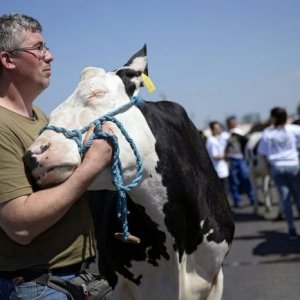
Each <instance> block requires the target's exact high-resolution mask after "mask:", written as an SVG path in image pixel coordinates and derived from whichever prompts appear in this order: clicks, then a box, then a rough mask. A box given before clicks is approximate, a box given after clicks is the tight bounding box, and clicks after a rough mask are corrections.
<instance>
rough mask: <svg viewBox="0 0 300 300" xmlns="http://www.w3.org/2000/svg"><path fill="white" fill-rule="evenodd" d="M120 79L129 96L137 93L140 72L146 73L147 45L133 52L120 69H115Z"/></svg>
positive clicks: (139, 84)
mask: <svg viewBox="0 0 300 300" xmlns="http://www.w3.org/2000/svg"><path fill="white" fill-rule="evenodd" d="M115 72H116V74H117V75H118V76H119V77H120V78H121V79H122V81H123V83H124V86H125V89H126V93H127V95H128V96H129V97H130V98H131V97H132V96H134V95H137V94H138V91H139V87H140V86H142V85H143V83H142V73H144V74H146V75H148V61H147V46H146V44H145V45H144V47H143V48H142V49H141V50H139V51H138V52H137V53H135V54H134V55H133V56H132V57H131V58H130V59H129V60H128V62H127V63H126V64H125V65H124V66H123V67H122V68H120V69H118V70H116V71H115Z"/></svg>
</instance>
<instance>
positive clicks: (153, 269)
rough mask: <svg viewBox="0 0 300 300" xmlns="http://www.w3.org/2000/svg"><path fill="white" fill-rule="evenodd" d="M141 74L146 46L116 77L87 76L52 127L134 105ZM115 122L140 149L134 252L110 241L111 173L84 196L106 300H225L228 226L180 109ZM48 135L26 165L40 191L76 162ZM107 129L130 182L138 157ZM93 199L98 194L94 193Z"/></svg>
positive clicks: (113, 221)
mask: <svg viewBox="0 0 300 300" xmlns="http://www.w3.org/2000/svg"><path fill="white" fill-rule="evenodd" d="M143 74H145V75H147V74H148V63H147V53H146V46H144V47H143V48H142V49H141V50H140V51H138V52H137V53H136V54H135V55H133V56H132V57H131V58H130V59H129V61H128V62H127V63H126V64H125V65H124V66H123V67H121V68H119V69H116V70H114V71H111V72H106V71H105V70H104V69H102V68H98V67H87V68H85V69H84V70H83V71H82V73H81V77H80V81H79V83H78V86H77V87H76V88H75V90H74V92H73V93H72V94H71V95H70V96H69V97H68V98H67V100H66V101H64V102H63V103H61V104H60V105H59V106H58V107H57V108H56V109H54V111H53V112H52V113H51V114H50V118H49V126H56V127H55V128H63V129H72V130H78V129H80V128H82V127H85V126H89V124H94V123H93V121H94V120H95V119H97V118H99V116H104V115H107V114H109V112H110V111H112V110H113V111H114V110H118V108H119V107H122V106H123V105H126V104H128V103H130V101H131V100H132V99H133V98H134V97H136V96H137V94H138V92H139V88H140V86H142V85H145V82H144V81H143V80H142V78H143ZM115 118H116V119H117V120H118V122H119V123H121V124H122V127H123V128H124V130H126V132H127V133H128V135H130V140H132V141H133V142H134V145H135V146H136V149H138V152H139V156H140V158H141V159H142V164H143V173H142V176H141V179H140V182H139V183H138V185H137V186H136V187H134V188H133V189H131V191H129V192H128V193H127V196H126V197H127V207H128V211H129V215H128V226H129V231H130V234H131V236H133V235H134V236H136V237H138V238H139V239H140V242H139V241H138V240H137V239H136V240H135V241H136V243H129V242H128V240H127V242H126V239H125V242H124V241H121V240H119V239H116V238H115V237H114V233H115V232H118V231H120V226H121V224H120V222H119V219H118V216H117V204H116V202H117V197H118V195H119V194H118V193H116V192H114V189H115V188H114V185H113V184H112V175H111V168H110V167H108V168H107V169H105V170H104V171H103V172H101V174H99V176H98V177H97V178H96V180H95V181H94V183H93V184H92V185H91V186H90V188H89V190H91V192H90V193H95V195H96V196H99V195H100V196H99V197H98V198H97V199H94V201H93V202H92V205H91V207H92V214H93V218H94V223H95V231H96V240H97V248H98V249H97V250H98V257H99V260H98V264H99V270H100V272H101V274H102V275H104V276H105V277H106V279H107V280H108V282H109V284H110V285H111V286H112V288H113V296H112V298H113V299H158V300H159V299H172V300H175V299H180V300H196V299H197V300H199V299H210V300H212V299H213V300H218V299H221V297H222V291H223V273H222V264H223V262H224V259H225V257H226V255H227V253H228V251H229V249H230V246H231V243H232V240H233V235H234V222H233V219H232V214H231V211H230V206H229V204H228V201H227V198H226V194H225V191H224V188H223V186H222V183H221V182H220V180H219V179H218V176H217V174H216V172H215V170H214V168H213V166H212V163H211V161H210V159H209V157H208V154H207V152H206V149H205V143H204V141H203V139H202V138H201V135H199V132H198V130H197V129H196V127H195V126H194V124H193V123H192V121H191V120H190V119H189V117H188V116H187V113H186V111H185V110H184V108H183V107H182V106H181V105H179V104H177V103H175V102H171V101H157V102H150V101H145V103H144V104H143V105H141V106H136V105H133V106H132V107H130V108H128V109H127V110H126V111H121V112H120V113H118V114H117V115H116V116H115ZM49 126H48V127H46V128H45V130H44V131H43V132H42V133H41V134H40V136H39V137H38V138H37V139H36V140H35V142H34V143H33V145H32V146H31V147H29V149H28V150H27V151H26V153H25V155H24V163H25V166H26V168H27V172H28V174H29V175H30V176H31V178H32V179H33V180H34V182H35V183H36V184H37V185H38V186H40V187H41V188H42V187H46V186H48V185H51V184H57V183H59V182H61V181H63V180H66V178H68V176H70V175H71V173H72V170H74V168H75V167H77V166H78V165H79V164H80V162H81V156H80V154H79V146H78V141H77V143H76V142H75V141H74V140H73V139H69V138H66V136H65V135H64V134H63V133H61V132H56V131H54V130H51V127H49ZM110 126H111V129H112V131H113V133H114V136H116V137H117V141H118V145H119V159H120V162H121V166H122V174H123V178H124V182H126V183H128V182H131V181H132V179H133V178H134V177H135V175H136V163H137V156H136V155H135V154H134V152H133V151H132V147H131V146H130V145H129V143H128V142H127V140H126V138H125V137H124V133H122V130H121V129H120V127H118V126H117V125H116V123H114V122H110ZM85 135H86V133H84V134H82V137H81V142H82V140H83V139H84V138H85ZM35 149H40V150H42V151H35ZM46 157H47V158H48V159H46ZM60 166H61V167H60ZM54 173H55V176H53V174H54ZM98 190H103V192H100V194H99V193H98V192H93V191H98ZM95 195H94V196H95ZM123 237H124V236H123Z"/></svg>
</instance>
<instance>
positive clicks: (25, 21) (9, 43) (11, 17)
mask: <svg viewBox="0 0 300 300" xmlns="http://www.w3.org/2000/svg"><path fill="white" fill-rule="evenodd" d="M24 31H31V32H41V31H42V26H41V24H40V23H39V22H38V21H37V20H36V19H34V18H32V17H29V16H26V15H21V14H7V15H2V16H0V51H11V50H13V49H15V48H18V47H20V45H21V43H22V42H23V34H24Z"/></svg>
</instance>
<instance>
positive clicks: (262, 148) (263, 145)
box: [257, 134, 268, 156]
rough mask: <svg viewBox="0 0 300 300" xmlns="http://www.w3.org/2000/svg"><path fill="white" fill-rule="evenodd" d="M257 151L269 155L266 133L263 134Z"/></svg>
mask: <svg viewBox="0 0 300 300" xmlns="http://www.w3.org/2000/svg"><path fill="white" fill-rule="evenodd" d="M257 152H258V153H259V154H261V155H265V156H267V155H268V143H267V138H266V135H265V134H263V136H262V138H261V140H260V141H259V144H258V148H257Z"/></svg>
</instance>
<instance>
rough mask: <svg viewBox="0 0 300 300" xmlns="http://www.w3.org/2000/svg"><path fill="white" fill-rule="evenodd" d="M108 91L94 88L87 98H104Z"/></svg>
mask: <svg viewBox="0 0 300 300" xmlns="http://www.w3.org/2000/svg"><path fill="white" fill-rule="evenodd" d="M106 93H107V92H106V91H104V90H94V91H92V92H91V93H89V94H88V95H87V96H86V98H87V100H92V99H96V98H102V97H104V95H105V94H106Z"/></svg>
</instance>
